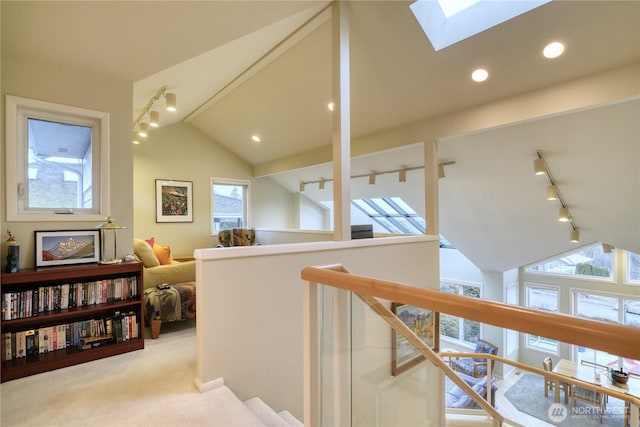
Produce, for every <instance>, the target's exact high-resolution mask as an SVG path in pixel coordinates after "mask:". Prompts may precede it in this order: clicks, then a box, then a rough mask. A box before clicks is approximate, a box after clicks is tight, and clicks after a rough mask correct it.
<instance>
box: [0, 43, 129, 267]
mask: <svg viewBox="0 0 640 427" xmlns="http://www.w3.org/2000/svg"><path fill="white" fill-rule="evenodd" d="M1 71H2V72H1V75H2V104H3V111H4V102H5V95H15V96H20V97H25V98H32V99H37V100H43V101H48V102H54V103H58V104H64V105H69V106H74V107H81V108H87V109H91V110H97V111H103V112H106V113H109V135H110V147H111V148H110V159H111V167H110V174H111V194H110V200H111V209H110V212H109V213H110V215H112V216H113V217H114V218H115V219H116V221H117V222H118V223H120V224H121V225H124V226H127V227H129V228H128V229H126V230H121V231H119V232H118V256H120V257H122V256H124V255H125V254H126V253H130V252H131V250H132V246H133V243H132V240H131V236H132V227H133V210H132V207H131V206H132V203H131V200H132V198H133V186H132V178H133V172H132V171H133V158H132V144H131V139H130V138H131V117H132V106H131V99H132V97H133V89H132V84H131V82H127V81H123V80H116V79H114V78H112V77H106V76H103V75H99V74H95V73H88V72H86V71H83V70H74V69H70V68H68V67H61V66H59V65H58V64H54V63H46V62H38V61H34V60H28V59H25V58H19V57H10V56H8V55H7V54H6V53H5V52H2V70H1ZM0 121H1V122H2V132H1V134H2V136H1V138H2V148H3V150H2V159H1V163H0V164H1V166H0V168H1V169H2V171H3V173H2V179H3V182H4V170H5V158H4V156H5V153H4V147H5V143H4V138H5V132H4V129H5V127H4V114H2V115H1V116H0ZM5 200H6V191H5V186H4V185H2V204H3V209H2V213H1V214H0V215H1V216H0V218H1V223H2V237H1V238H0V241H4V240H6V230H7V229H9V230H11V232H12V233H13V234H14V235H15V236H16V239H17V240H18V243H20V268H29V267H33V266H34V258H35V257H34V236H33V231H34V230H65V229H66V230H74V229H91V228H94V227H95V226H96V225H98V222H95V221H84V222H83V221H78V220H77V219H76V218H71V217H70V218H69V220H66V221H61V222H7V221H6V211H5V209H4V205H5ZM5 256H6V247H5V245H2V259H3V260H4V259H5ZM3 266H4V263H3Z"/></svg>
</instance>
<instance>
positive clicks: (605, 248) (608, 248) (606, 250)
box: [602, 243, 615, 254]
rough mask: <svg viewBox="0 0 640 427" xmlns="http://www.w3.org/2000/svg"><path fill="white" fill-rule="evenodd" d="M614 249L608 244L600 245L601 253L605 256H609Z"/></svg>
mask: <svg viewBox="0 0 640 427" xmlns="http://www.w3.org/2000/svg"><path fill="white" fill-rule="evenodd" d="M614 249H615V248H614V247H613V246H611V245H610V244H608V243H603V244H602V252H604V253H605V254H610V253H611V252H613V250H614Z"/></svg>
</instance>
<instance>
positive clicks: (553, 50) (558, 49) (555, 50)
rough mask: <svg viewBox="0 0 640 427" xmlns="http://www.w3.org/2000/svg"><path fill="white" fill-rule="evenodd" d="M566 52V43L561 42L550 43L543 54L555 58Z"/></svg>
mask: <svg viewBox="0 0 640 427" xmlns="http://www.w3.org/2000/svg"><path fill="white" fill-rule="evenodd" d="M563 53H564V45H563V44H562V43H560V42H553V43H549V44H548V45H546V46H545V47H544V50H543V51H542V54H543V55H544V57H545V58H549V59H553V58H557V57H558V56H560V55H562V54H563Z"/></svg>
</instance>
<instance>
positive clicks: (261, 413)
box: [206, 386, 303, 427]
mask: <svg viewBox="0 0 640 427" xmlns="http://www.w3.org/2000/svg"><path fill="white" fill-rule="evenodd" d="M206 394H208V395H209V397H210V398H211V399H209V401H210V402H214V401H215V406H216V410H214V411H212V412H213V413H214V414H215V416H214V419H212V420H211V422H212V424H211V425H212V426H230V425H236V426H243V427H303V424H302V422H300V421H299V420H298V419H297V418H296V417H294V416H293V415H292V414H291V413H290V412H289V411H286V410H284V411H280V412H276V411H274V410H273V409H271V407H269V405H267V404H266V403H265V402H264V401H263V400H262V399H260V398H259V397H254V398H251V399H248V400H246V401H244V402H242V401H241V400H240V399H239V398H238V397H237V396H236V395H235V394H234V393H233V392H232V391H231V390H230V389H229V388H228V387H227V386H221V387H218V388H216V389H214V390H211V391H209V392H207V393H206Z"/></svg>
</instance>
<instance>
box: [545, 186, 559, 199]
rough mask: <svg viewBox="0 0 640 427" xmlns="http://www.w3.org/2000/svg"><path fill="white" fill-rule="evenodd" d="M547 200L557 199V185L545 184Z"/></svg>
mask: <svg viewBox="0 0 640 427" xmlns="http://www.w3.org/2000/svg"><path fill="white" fill-rule="evenodd" d="M547 200H558V187H556V186H555V185H547Z"/></svg>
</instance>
